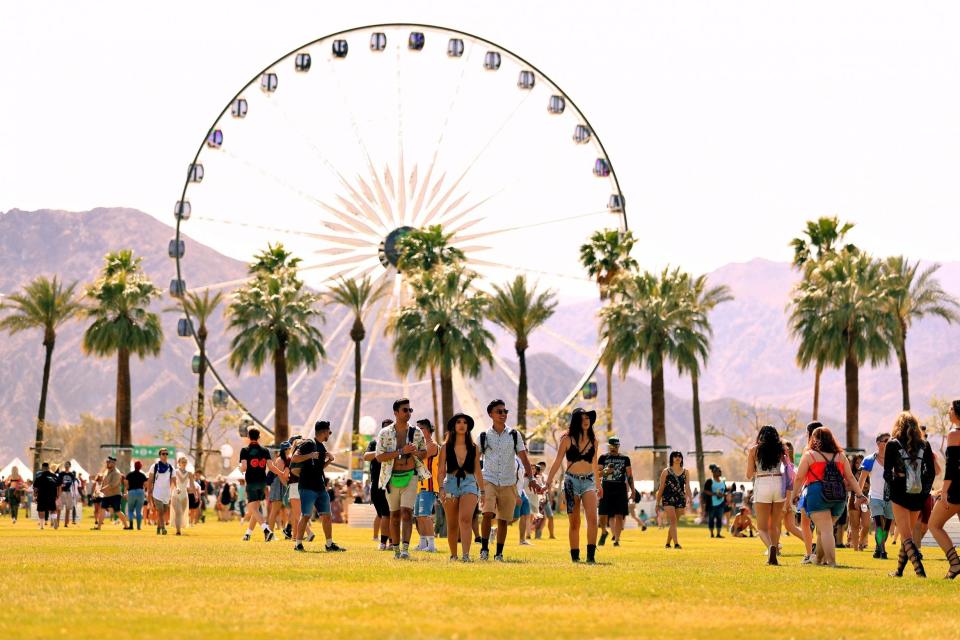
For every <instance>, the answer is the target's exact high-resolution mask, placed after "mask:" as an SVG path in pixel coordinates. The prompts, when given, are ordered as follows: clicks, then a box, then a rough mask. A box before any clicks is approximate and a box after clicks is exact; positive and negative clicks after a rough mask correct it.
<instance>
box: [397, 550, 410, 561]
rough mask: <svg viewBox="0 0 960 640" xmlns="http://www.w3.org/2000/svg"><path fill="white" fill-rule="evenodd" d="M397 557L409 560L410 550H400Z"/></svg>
mask: <svg viewBox="0 0 960 640" xmlns="http://www.w3.org/2000/svg"><path fill="white" fill-rule="evenodd" d="M398 558H399V559H400V560H409V559H410V552H409V551H401V552H400V555H399V556H398Z"/></svg>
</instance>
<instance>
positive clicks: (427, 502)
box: [413, 418, 440, 553]
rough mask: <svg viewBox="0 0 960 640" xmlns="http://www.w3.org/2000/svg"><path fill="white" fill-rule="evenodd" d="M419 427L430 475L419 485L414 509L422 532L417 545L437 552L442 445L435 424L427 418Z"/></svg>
mask: <svg viewBox="0 0 960 640" xmlns="http://www.w3.org/2000/svg"><path fill="white" fill-rule="evenodd" d="M417 427H419V428H420V433H422V434H423V439H424V441H425V442H426V444H427V459H426V465H427V470H428V471H429V472H430V477H429V478H427V479H426V480H421V481H420V483H419V485H418V487H417V501H416V504H415V506H414V509H413V516H414V517H415V518H416V519H417V533H418V534H420V544H418V545H417V549H416V550H417V551H426V552H428V553H436V552H437V545H436V542H435V538H436V536H435V535H434V526H433V514H434V508H435V506H436V504H437V491H439V487H438V485H437V483H438V482H440V475H439V473H438V472H437V461H438V460H439V456H438V455H437V454H438V453H440V447H438V446H437V443H436V442H435V441H434V439H433V424H431V422H430V421H429V420H427V419H426V418H424V419H422V420H417Z"/></svg>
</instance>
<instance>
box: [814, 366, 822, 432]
mask: <svg viewBox="0 0 960 640" xmlns="http://www.w3.org/2000/svg"><path fill="white" fill-rule="evenodd" d="M822 375H823V364H821V363H820V362H817V369H816V372H815V373H814V377H813V420H815V421H816V420H819V419H820V377H821V376H822Z"/></svg>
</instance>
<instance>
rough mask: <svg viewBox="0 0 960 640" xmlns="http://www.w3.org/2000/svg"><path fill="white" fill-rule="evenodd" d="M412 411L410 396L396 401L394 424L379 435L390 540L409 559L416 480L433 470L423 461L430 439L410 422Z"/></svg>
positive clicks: (400, 555)
mask: <svg viewBox="0 0 960 640" xmlns="http://www.w3.org/2000/svg"><path fill="white" fill-rule="evenodd" d="M412 414H413V408H412V407H411V406H410V401H409V400H408V399H406V398H401V399H399V400H397V401H396V402H394V403H393V415H394V422H393V424H391V425H387V426H386V427H384V428H383V429H381V430H380V433H379V434H377V449H376V451H377V460H378V461H379V462H380V464H381V467H380V486H381V487H383V488H384V490H386V492H387V504H388V505H389V507H390V541H391V544H392V548H393V552H394V557H395V558H396V559H397V560H407V559H408V558H410V534H411V532H412V531H413V507H414V505H415V503H416V499H417V480H418V479H420V480H426V479H428V478H429V477H430V472H429V471H428V470H427V467H426V466H425V465H424V464H423V459H424V458H426V457H427V442H426V439H425V438H424V437H423V433H422V432H421V431H420V429H418V428H416V427H414V426H412V425H411V424H410V416H411V415H412ZM381 527H382V525H381Z"/></svg>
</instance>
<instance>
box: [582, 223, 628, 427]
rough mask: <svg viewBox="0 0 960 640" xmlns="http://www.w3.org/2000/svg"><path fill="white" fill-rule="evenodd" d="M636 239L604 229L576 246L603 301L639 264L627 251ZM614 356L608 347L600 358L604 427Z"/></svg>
mask: <svg viewBox="0 0 960 640" xmlns="http://www.w3.org/2000/svg"><path fill="white" fill-rule="evenodd" d="M636 242H637V241H636V239H635V238H634V237H633V233H632V232H631V231H629V230H628V231H620V230H619V229H604V230H602V231H596V232H594V234H593V235H592V236H590V240H589V242H587V243H586V244H584V245H582V246H581V247H580V263H581V264H582V265H583V267H584V269H586V270H587V274H588V275H589V276H590V277H591V278H593V279H594V280H596V282H597V286H598V287H599V289H600V300H601V301H606V300H608V299H609V298H610V296H611V293H612V292H613V291H615V285H616V283H617V281H618V280H619V279H620V278H621V277H623V276H625V275H627V274H630V273H633V272H634V271H636V270H637V269H638V267H639V265H638V264H637V261H636V260H634V259H633V257H632V256H631V255H630V252H631V251H632V250H633V245H634V244H636ZM616 360H617V358H616V355H615V354H613V353H611V352H610V350H609V348H607V349H605V350H604V353H603V354H602V355H601V357H600V364H602V365H603V366H604V368H605V371H606V377H607V430H608V431H612V430H613V367H614V364H615V362H616Z"/></svg>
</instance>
